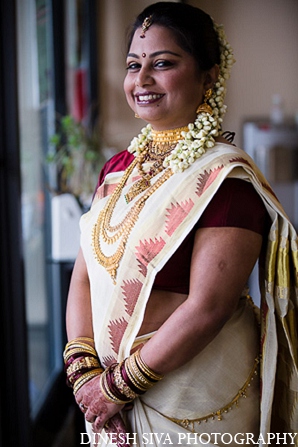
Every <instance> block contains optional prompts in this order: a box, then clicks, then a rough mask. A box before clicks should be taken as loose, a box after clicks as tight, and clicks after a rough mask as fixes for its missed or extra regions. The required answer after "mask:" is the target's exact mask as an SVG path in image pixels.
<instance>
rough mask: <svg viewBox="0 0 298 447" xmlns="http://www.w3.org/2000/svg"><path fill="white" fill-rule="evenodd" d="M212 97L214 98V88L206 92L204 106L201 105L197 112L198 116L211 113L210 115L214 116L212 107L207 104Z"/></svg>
mask: <svg viewBox="0 0 298 447" xmlns="http://www.w3.org/2000/svg"><path fill="white" fill-rule="evenodd" d="M211 96H212V88H209V89H208V90H207V91H206V92H205V96H204V102H203V104H200V105H199V107H198V108H197V110H196V113H197V114H199V113H209V115H213V110H212V107H211V106H210V105H209V104H207V101H208V100H209V99H210V98H211Z"/></svg>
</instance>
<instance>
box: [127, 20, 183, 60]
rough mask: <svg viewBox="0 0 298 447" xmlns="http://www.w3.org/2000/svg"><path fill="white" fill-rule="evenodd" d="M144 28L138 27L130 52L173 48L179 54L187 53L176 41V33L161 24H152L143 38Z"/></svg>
mask: <svg viewBox="0 0 298 447" xmlns="http://www.w3.org/2000/svg"><path fill="white" fill-rule="evenodd" d="M141 34H142V29H141V28H138V29H137V30H136V32H135V34H134V36H133V39H132V42H131V46H130V49H129V52H133V53H136V54H138V53H141V52H143V51H145V50H146V51H152V52H154V51H160V50H171V51H175V52H176V53H177V52H179V54H181V55H183V54H187V53H186V52H185V51H184V50H183V49H182V48H181V47H180V46H179V45H178V44H177V42H176V38H175V34H174V33H173V32H172V31H171V30H169V29H168V28H165V27H164V26H160V25H151V26H150V28H149V29H148V30H147V31H146V32H145V37H144V38H141Z"/></svg>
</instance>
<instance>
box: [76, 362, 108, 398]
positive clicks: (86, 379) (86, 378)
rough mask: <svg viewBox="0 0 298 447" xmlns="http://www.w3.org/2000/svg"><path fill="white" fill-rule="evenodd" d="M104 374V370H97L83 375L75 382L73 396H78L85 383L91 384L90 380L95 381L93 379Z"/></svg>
mask: <svg viewBox="0 0 298 447" xmlns="http://www.w3.org/2000/svg"><path fill="white" fill-rule="evenodd" d="M102 372H103V369H102V368H96V369H93V370H92V371H88V372H86V373H85V374H83V375H82V376H81V377H80V378H79V379H77V380H76V381H75V383H74V385H73V394H76V393H77V392H78V391H79V389H80V388H81V387H82V386H83V385H84V384H85V383H87V382H89V380H91V379H93V377H96V376H99V375H100V374H101V373H102Z"/></svg>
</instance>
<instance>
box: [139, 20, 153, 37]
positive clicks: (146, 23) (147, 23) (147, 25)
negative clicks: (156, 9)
mask: <svg viewBox="0 0 298 447" xmlns="http://www.w3.org/2000/svg"><path fill="white" fill-rule="evenodd" d="M151 25H152V15H151V16H149V17H146V18H145V19H144V22H143V23H142V34H141V35H140V37H141V39H144V37H145V32H146V31H147V30H148V29H149V28H150V26H151Z"/></svg>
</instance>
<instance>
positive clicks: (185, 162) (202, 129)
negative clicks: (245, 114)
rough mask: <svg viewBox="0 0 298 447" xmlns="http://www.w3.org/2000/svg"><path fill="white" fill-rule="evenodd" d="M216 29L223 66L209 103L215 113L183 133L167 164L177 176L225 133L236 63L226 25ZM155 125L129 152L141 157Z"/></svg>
mask: <svg viewBox="0 0 298 447" xmlns="http://www.w3.org/2000/svg"><path fill="white" fill-rule="evenodd" d="M214 29H215V31H216V32H217V35H218V39H219V44H220V65H219V77H218V80H217V82H216V83H215V86H214V89H213V92H212V95H211V97H210V99H209V101H208V103H209V105H210V106H211V108H212V110H213V113H212V115H211V114H209V113H207V112H202V113H199V114H198V115H197V118H196V120H195V122H194V123H190V124H188V129H189V130H188V131H186V132H185V131H183V132H182V133H181V135H182V137H183V140H180V141H179V142H178V143H177V145H176V147H175V148H174V149H173V150H172V152H171V154H170V155H169V156H167V157H166V158H165V160H164V163H163V165H164V167H165V168H167V167H170V168H171V169H172V171H173V172H174V173H176V172H183V171H184V170H185V169H187V168H188V167H189V166H190V165H191V164H192V163H194V161H195V160H196V159H197V158H199V157H201V156H202V155H203V154H204V153H205V152H206V150H207V149H208V148H211V147H213V146H214V145H215V137H217V136H219V135H220V133H221V126H222V122H223V117H224V115H225V113H226V110H227V106H226V105H224V98H225V96H226V81H227V79H229V77H230V72H231V68H232V65H233V63H234V62H235V59H234V56H233V49H232V47H231V45H230V44H229V43H228V41H227V39H226V35H225V32H224V29H223V26H222V25H217V24H215V23H214ZM151 129H152V127H151V125H150V124H148V125H147V126H146V127H144V128H143V129H142V130H141V133H140V134H139V135H138V136H137V137H135V138H133V140H132V141H131V143H130V145H129V147H128V151H129V152H131V153H133V154H135V155H136V156H138V155H140V154H141V153H142V152H143V150H144V149H145V148H146V145H147V144H148V142H149V141H150V140H152V136H151Z"/></svg>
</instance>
